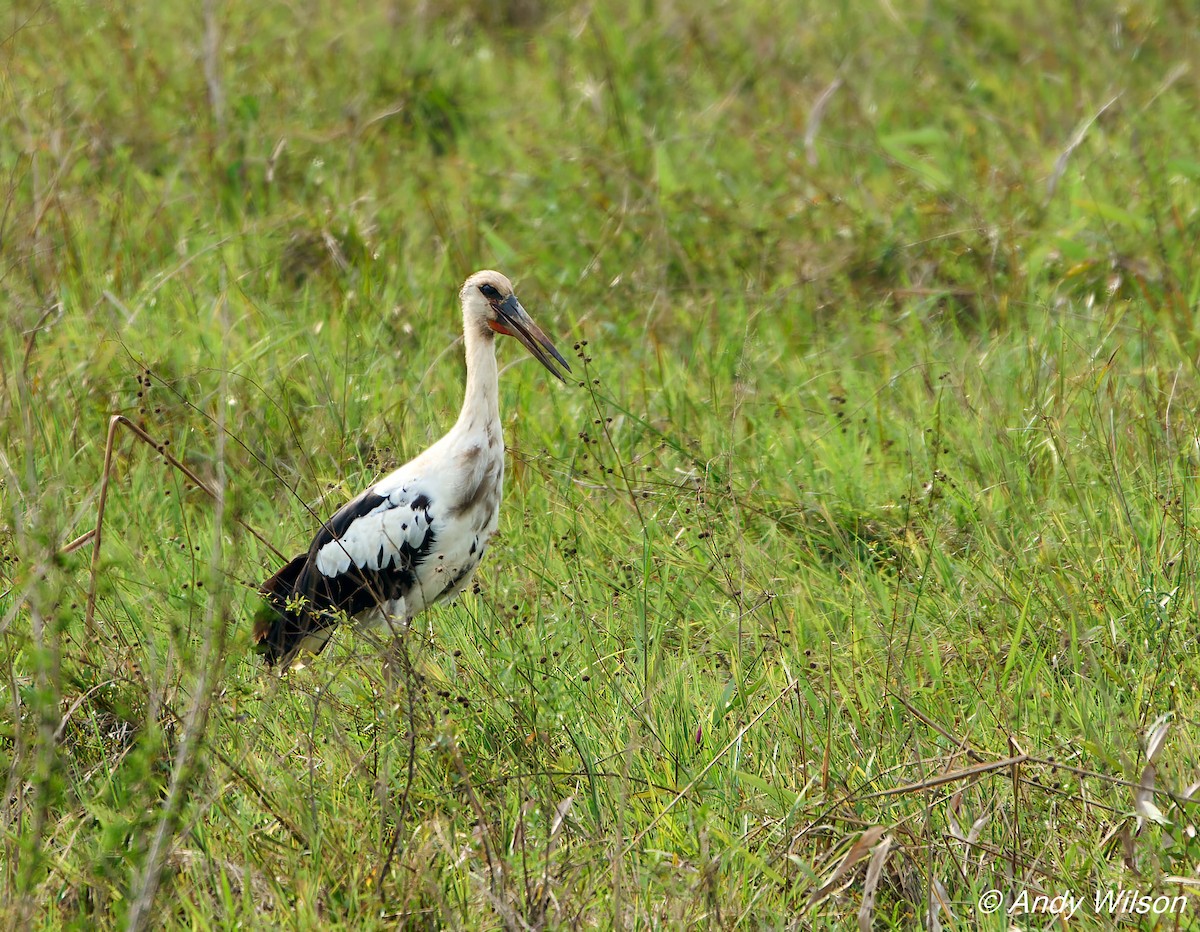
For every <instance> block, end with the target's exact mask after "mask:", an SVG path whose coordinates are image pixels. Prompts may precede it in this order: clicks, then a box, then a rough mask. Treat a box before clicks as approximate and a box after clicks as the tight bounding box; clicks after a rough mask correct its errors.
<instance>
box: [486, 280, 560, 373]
mask: <svg viewBox="0 0 1200 932" xmlns="http://www.w3.org/2000/svg"><path fill="white" fill-rule="evenodd" d="M495 308H496V312H497V313H498V314H499V315H500V320H499V321H497V322H496V323H494V324H491V327H492V329H493V330H495V331H497V332H498V333H507V334H508V335H509V336H514V337H516V338H517V339H518V340H520V341H521V343H522V344H523V345H524V346H525V348H526V349H527V350H529V352H530V354H531V355H532V356H533V358H534V359H536V360H537V361H538V362H540V363H541V364H542V365H543V366H545V367H546V368H547V369H548V370H549V371H550V374H551V375H553V376H554V377H555V378H556V379H558V380H559V381H560V382H562V383H564V384H565V383H566V381H567V380H566V379H565V378H564V377H563V374H562V373H561V372H559V370H558V367H557V366H556V365H555V360H557V361H558V362H559V363H561V364H562V367H563V368H564V369H566V370H567V372H570V371H571V366H570V364H569V363H568V362H567V361H566V360H565V359H563V358H562V353H560V352H559V351H558V350H556V349H555V348H554V344H553V343H551V342H550V338H549V337H547V336H546V334H544V333H542V328H541V327H539V326H538V325H537V324H535V323H534V322H533V320H532V319H531V318H530V316H529V315H528V314H527V313H526V312H525V308H523V307H521V302H520V301H518V300H517V296H516V295H515V294H510V295H509V296H508V297H507V298H505V299H504V300H503V301H502V302H501V303H500V304H497V305H495Z"/></svg>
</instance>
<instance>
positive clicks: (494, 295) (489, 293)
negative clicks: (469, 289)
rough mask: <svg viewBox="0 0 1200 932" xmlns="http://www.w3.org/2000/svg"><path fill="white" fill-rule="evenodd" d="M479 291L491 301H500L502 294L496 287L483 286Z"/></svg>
mask: <svg viewBox="0 0 1200 932" xmlns="http://www.w3.org/2000/svg"><path fill="white" fill-rule="evenodd" d="M479 290H480V291H482V292H483V296H484V297H485V298H487V299H488V300H489V301H499V300H500V292H499V291H497V290H496V286H495V285H488V284H483V285H480V286H479Z"/></svg>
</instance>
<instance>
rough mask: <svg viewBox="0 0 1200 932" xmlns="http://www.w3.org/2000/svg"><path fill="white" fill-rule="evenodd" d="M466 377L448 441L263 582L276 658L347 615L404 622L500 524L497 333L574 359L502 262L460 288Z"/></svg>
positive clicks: (313, 649) (295, 653)
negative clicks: (522, 297)
mask: <svg viewBox="0 0 1200 932" xmlns="http://www.w3.org/2000/svg"><path fill="white" fill-rule="evenodd" d="M459 298H460V299H461V301H462V316H463V342H464V344H465V347H466V358H467V385H466V392H465V396H464V398H463V405H462V413H461V414H459V416H458V421H456V422H455V424H454V426H453V427H452V428H450V431H449V433H447V434H446V435H445V436H444V437H442V439H441V440H439V441H437V443H435V444H434V445H433V446H431V447H430V448H429V449H428V450H426V451H425V452H424V453H421V454H420V455H419V456H417V457H416V458H415V459H413V460H411V461H410V462H408V463H405V464H404V465H403V466H401V467H400V468H399V469H397V470H396V471H395V472H393V473H391V474H390V475H387V476H385V477H384V478H382V479H380V480H379V481H378V482H376V483H375V484H374V485H373V486H371V487H370V488H369V489H367V490H366V491H365V492H363V493H362V494H361V495H359V496H358V497H357V498H355V499H353V500H352V501H350V502H348V503H347V504H345V505H343V506H342V507H341V508H340V509H339V510H338V511H337V512H336V513H334V515H333V517H331V518H330V519H329V520H328V521H326V522H325V523H324V524H323V525H322V526H321V527H320V529H319V530H318V531H317V534H316V537H314V538H313V542H312V545H311V546H310V547H309V548H308V550H307V551H306V552H305V553H302V554H300V555H299V556H298V557H296V558H295V559H294V560H292V561H291V562H289V563H288V564H287V565H286V566H285V567H283V569H281V570H280V571H279V572H278V573H276V574H275V575H274V576H272V577H271V578H270V579H268V580H267V581H266V582H264V583H263V584H262V586H261V587H260V593H261V594H262V596H263V597H264V599H265V601H266V605H265V606H264V609H263V611H261V612H260V613H259V615H258V617H257V618H256V620H255V625H254V640H255V642H256V643H257V644H258V646H259V651H260V652H261V653H262V654H263V656H264V657H265V659H266V662H267V665H268V666H274V665H275V664H276V663H278V664H281V665H282V666H283V668H284V669H287V668H290V667H293V666H300V665H302V657H301V655H302V653H312V654H317V653H320V651H321V649H322V648H323V647H324V646H325V644H326V642H327V641H328V640H329V638H330V635H331V634H332V633H333V630H334V628H335V626H336V625H337V623H338V622H339V621H341V620H342V619H345V618H350V619H353V620H354V621H355V622H357V623H358V624H359V625H363V626H367V627H373V626H379V625H384V626H388V627H391V628H392V629H393V630H403V629H405V628H406V627H407V626H408V625H409V624H410V623H411V621H412V619H413V618H414V617H415V616H416V615H417V614H419V613H420V612H422V611H424V610H425V609H426V608H428V607H429V606H430V605H433V604H434V603H436V602H441V601H444V600H447V599H452V598H454V597H455V596H457V595H458V594H459V593H460V592H462V591H463V590H464V589H465V588H466V587H467V584H468V583H469V582H470V580H471V574H472V573H474V572H475V568H476V567H477V566H478V565H479V561H480V560H481V559H482V558H483V554H484V551H485V550H486V549H487V545H488V540H489V539H490V538H491V536H492V534H494V533H495V531H496V524H497V521H498V518H499V514H500V495H501V489H502V487H503V484H504V439H503V437H502V435H501V425H500V405H499V384H498V373H497V371H496V340H495V334H497V333H501V334H506V335H508V336H513V337H516V338H517V339H518V340H520V341H521V343H523V344H524V345H525V348H526V349H528V350H529V352H530V353H531V354H532V355H533V357H534V358H535V359H537V360H538V361H539V362H540V363H541V364H542V365H543V366H545V367H546V368H547V369H548V370H549V371H550V372H551V374H553V375H554V376H555V377H556V378H557V379H558V380H559V381H560V382H564V383H565V382H566V379H565V378H563V374H562V372H561V371H559V369H558V367H557V365H556V363H557V364H561V366H562V368H563V369H564V370H566V371H567V372H570V371H571V367H570V365H568V364H567V361H566V360H565V359H563V357H562V354H561V353H559V351H558V350H557V349H555V348H554V344H553V343H551V342H550V340H549V338H547V336H546V335H545V334H544V333H543V332H542V331H541V329H540V328H539V327H538V326H537V324H535V323H534V322H533V321H532V320H531V319H530V317H529V314H528V313H526V311H525V308H524V307H522V306H521V302H520V301H518V300H517V296H516V295H515V294H514V293H513V287H512V284H511V283H510V282H509V280H508V279H507V278H505V277H504V276H503V275H501V274H500V273H499V272H493V271H491V270H485V271H482V272H476V273H475V274H474V275H472V276H471V277H470V278H468V279H467V280H466V282H465V283H464V284H463V286H462V290H461V291H460V292H459Z"/></svg>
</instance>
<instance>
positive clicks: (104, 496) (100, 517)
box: [59, 414, 286, 637]
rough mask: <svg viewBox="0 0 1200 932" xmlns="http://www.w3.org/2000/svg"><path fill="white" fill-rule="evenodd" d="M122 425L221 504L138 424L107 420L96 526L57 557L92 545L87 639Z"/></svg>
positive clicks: (262, 539)
mask: <svg viewBox="0 0 1200 932" xmlns="http://www.w3.org/2000/svg"><path fill="white" fill-rule="evenodd" d="M121 425H124V426H125V427H127V428H129V430H130V431H132V432H133V435H134V436H135V437H137V438H138V439H139V440H141V441H142V442H143V443H145V444H147V445H148V446H151V447H153V448H154V451H155V452H156V453H158V454H159V455H161V456H162V458H163V459H165V460H166V461H167V462H168V463H170V464H171V465H172V466H174V467H175V468H176V469H178V470H179V471H180V472H181V473H183V474H184V475H185V476H187V478H188V481H189V482H191V483H192V484H193V485H194V486H195V487H196V488H198V489H199V490H200V491H201V492H203V493H204V494H205V495H207V496H208V497H209V498H211V499H212V500H213V501H215V502H219V501H220V498H219V496H218V495H217V492H216V491H215V490H213V489H212V488H211V487H210V486H209V485H208V484H207V483H206V482H205V481H204V480H203V479H201V478H200V477H199V476H197V475H196V474H195V473H194V472H193V471H192V470H191V469H189V468H188V467H187V466H185V465H184V464H183V463H181V462H180V461H179V460H177V459H176V458H175V457H174V456H172V455H171V453H170V452H169V451H168V450H167V448H166V446H165V445H163V444H161V443H158V442H156V441H155V439H154V438H153V437H151V436H150V435H149V434H148V433H146V431H144V430H143V429H142V428H141V427H139V426H138V425H137V424H135V423H133V421H131V420H129V418H127V417H125V415H123V414H114V415H113V416H112V417H111V418H109V419H108V438H107V439H106V440H105V442H104V470H103V473H102V474H101V476H100V498H99V501H98V502H97V504H96V526H95V527H94V528H93V529H92V530H90V531H88V532H87V533H86V534H81V535H80V536H79V537H77V538H75V539H74V540H73V541H71V542H70V543H68V544H67V545H66V546H64V547H63V548H62V549H61V550H59V553H60V554H63V555H65V554H68V553H73V552H74V551H76V550H78V549H79V548H80V547H82V546H83V545H84V544H86V543H87V542H88V541H89V540H90V541H91V542H92V565H91V570H90V571H89V578H88V596H87V608H86V610H85V611H84V616H83V621H84V627H85V628H86V629H87V633H88V636H89V637H92V636H94V635H95V633H96V626H95V618H96V586H97V580H98V578H99V571H100V545H101V543H102V542H103V537H104V509H105V506H106V505H107V504H108V481H109V476H110V474H111V471H112V456H113V444H114V442H115V440H116V435H117V428H118V427H119V426H121ZM234 521H236V522H237V524H238V525H239V526H240V527H241V528H242V529H243V530H246V531H248V532H250V534H252V535H253V536H254V537H255V539H257V540H258V542H259V543H260V544H262V545H263V546H264V547H266V548H267V549H268V550H270V551H271V552H272V553H273V554H275V556H277V557H279V559H280V560H285V559H286V558H285V557H284V555H283V554H282V553H280V552H279V551H278V550H276V549H275V546H274V545H273V544H272V543H271V542H270V541H269V540H267V539H266V538H265V537H263V536H262V535H261V534H260V533H259V532H258V531H256V530H255V529H254V528H253V527H251V526H250V525H249V524H247V523H246V522H245V521H243V520H242V519H241V518H234Z"/></svg>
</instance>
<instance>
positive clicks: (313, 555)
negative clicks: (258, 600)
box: [254, 491, 436, 666]
mask: <svg viewBox="0 0 1200 932" xmlns="http://www.w3.org/2000/svg"><path fill="white" fill-rule="evenodd" d="M387 502H388V499H387V497H385V496H382V495H379V494H377V493H376V492H373V491H367V492H364V493H363V494H362V495H360V496H358V498H356V499H354V500H353V501H350V502H348V503H347V504H345V505H344V506H342V508H340V509H339V510H338V511H337V513H336V514H335V515H334V516H333V517H332V518H330V519H329V520H328V521H327V522H325V524H324V525H322V527H321V529H320V530H319V531H318V532H317V535H316V537H315V538H314V539H313V542H312V546H310V547H309V549H308V552H307V553H303V554H300V556H298V557H296V558H295V559H293V560H292V561H290V562H289V563H288V564H287V565H286V566H285V567H283V569H281V570H280V571H279V572H278V573H276V574H275V575H274V576H272V577H271V578H270V579H268V580H267V581H266V582H265V583H263V584H262V586H261V587H260V590H259V591H260V593H261V594H262V596H263V597H264V599H266V602H267V605H268V606H269V609H268V611H267V612H266V613H264V614H262V615H260V617H259V618H258V620H257V621H256V623H255V630H254V639H255V641H256V642H257V643H258V645H259V650H260V651H261V652H262V654H263V655H264V657H265V658H266V662H267V665H268V666H272V665H274V664H275V663H277V662H279V661H281V660H282V661H284V662H285V663H286V662H290V660H291V658H292V656H293V655H294V654H295V652H296V651H297V650H298V649H299V647H300V645H301V644H302V643H303V641H304V640H305V638H307V637H308V636H310V635H312V634H314V633H316V632H318V631H320V630H322V629H324V628H327V627H329V626H330V625H333V624H336V623H337V622H338V621H340V620H341V619H342V618H344V617H353V616H355V615H357V614H358V613H359V612H364V611H366V610H368V609H371V608H374V607H376V606H378V605H380V604H382V603H384V602H387V601H391V600H393V599H399V598H403V597H404V596H405V595H406V594H407V593H408V591H409V590H410V589H412V587H413V585H414V584H415V583H416V580H417V574H416V568H417V567H418V566H420V564H421V563H422V562H423V561H424V560H425V558H426V557H427V556H428V555H429V552H430V551H431V550H432V549H433V546H434V543H435V540H436V535H435V534H434V532H433V528H432V527H431V526H430V527H427V528H426V530H425V535H424V538H423V539H422V540H421V543H420V545H419V546H417V547H413V546H412V545H411V544H409V543H408V542H407V541H404V542H401V544H400V547H399V554H398V555H397V556H396V557H394V558H393V559H392V560H391V561H390V562H389V563H388V564H387V566H382V565H381V568H380V569H377V570H373V569H367V568H359V567H357V566H355V565H354V564H353V563H351V564H350V566H349V568H348V569H346V571H345V572H342V573H339V574H337V575H335V576H326V575H325V574H324V573H322V572H321V571H320V570H319V569H318V568H317V554H319V553H320V551H321V549H322V548H323V547H325V546H326V545H327V544H330V543H333V542H334V541H337V540H341V539H342V538H343V537H344V536H345V535H346V533H347V532H348V531H349V530H350V527H351V526H352V525H353V524H354V522H355V521H357V520H358V519H359V518H362V517H364V516H366V515H369V514H371V513H373V512H375V511H377V510H378V509H379V508H380V506H382V505H385V504H386V503H387ZM430 504H431V503H430V501H429V498H428V497H427V496H425V495H418V496H417V497H416V499H414V500H413V501H412V503H411V506H410V505H409V504H408V503H401V504H399V505H398V506H395V507H411V508H412V509H413V510H414V511H416V510H418V509H420V510H423V511H424V512H425V518H426V520H427V521H428V520H429V517H430V516H429V511H428V509H429V506H430ZM383 552H384V548H383V545H382V544H381V545H380V558H379V560H377V561H376V562H378V563H380V564H382V562H383ZM321 644H322V646H323V644H324V642H321ZM317 649H318V650H319V649H320V648H319V647H318V648H317Z"/></svg>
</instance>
